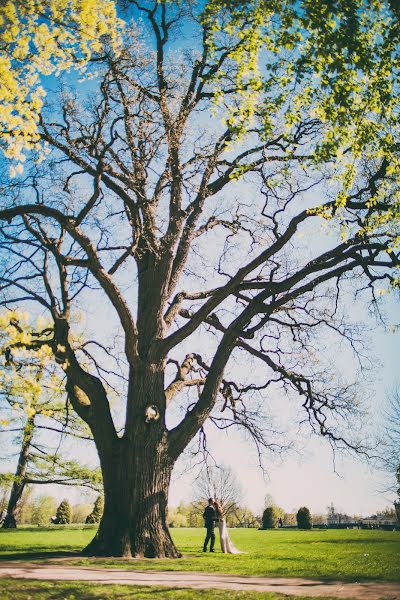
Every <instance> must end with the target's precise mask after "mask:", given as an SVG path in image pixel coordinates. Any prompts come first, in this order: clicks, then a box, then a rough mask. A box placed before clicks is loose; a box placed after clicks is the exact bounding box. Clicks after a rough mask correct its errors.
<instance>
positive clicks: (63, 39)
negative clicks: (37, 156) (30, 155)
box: [0, 0, 121, 175]
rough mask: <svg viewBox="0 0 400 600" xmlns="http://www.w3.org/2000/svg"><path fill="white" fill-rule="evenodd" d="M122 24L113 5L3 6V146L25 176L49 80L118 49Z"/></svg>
mask: <svg viewBox="0 0 400 600" xmlns="http://www.w3.org/2000/svg"><path fill="white" fill-rule="evenodd" d="M120 26H121V21H119V20H118V18H117V15H116V8H115V4H114V2H113V0H24V1H22V0H5V1H4V2H1V3H0V104H1V111H0V145H1V148H2V149H3V151H4V152H5V154H6V156H7V157H9V158H11V159H14V160H15V161H16V163H15V165H14V166H13V168H12V172H11V175H16V174H17V173H20V172H21V171H22V168H23V167H22V163H23V162H24V158H25V156H24V152H25V151H26V150H29V149H30V148H32V146H34V145H35V144H36V143H37V141H38V133H37V125H38V118H39V112H40V109H41V108H42V105H43V97H44V95H45V92H44V89H43V87H42V86H41V84H40V77H41V76H43V75H51V74H57V73H59V72H60V71H62V70H67V69H70V68H71V67H74V68H80V69H82V68H84V66H85V64H86V63H87V61H88V60H89V59H90V57H91V56H92V55H93V53H96V52H101V51H102V50H103V49H104V47H105V44H106V45H107V46H108V47H111V48H114V49H116V48H117V46H118V43H119V30H120Z"/></svg>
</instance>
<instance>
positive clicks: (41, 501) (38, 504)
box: [32, 495, 57, 527]
mask: <svg viewBox="0 0 400 600" xmlns="http://www.w3.org/2000/svg"><path fill="white" fill-rule="evenodd" d="M56 508H57V503H56V501H55V499H54V498H53V496H45V495H41V496H38V497H37V498H35V500H34V501H33V506H32V524H33V525H38V526H39V527H48V526H49V525H50V519H51V517H52V516H54V514H55V512H56Z"/></svg>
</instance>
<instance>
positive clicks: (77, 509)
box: [72, 503, 92, 523]
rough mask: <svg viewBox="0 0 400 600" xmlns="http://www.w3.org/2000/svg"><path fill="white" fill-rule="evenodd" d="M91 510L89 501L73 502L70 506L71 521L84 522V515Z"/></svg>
mask: <svg viewBox="0 0 400 600" xmlns="http://www.w3.org/2000/svg"><path fill="white" fill-rule="evenodd" d="M91 511H92V505H91V504H89V503H83V504H74V505H73V506H72V523H86V517H87V516H88V515H89V514H90V513H91Z"/></svg>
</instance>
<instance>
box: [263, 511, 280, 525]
mask: <svg viewBox="0 0 400 600" xmlns="http://www.w3.org/2000/svg"><path fill="white" fill-rule="evenodd" d="M278 520H279V513H278V511H277V510H276V508H275V506H267V508H266V509H265V510H264V512H263V516H262V528H263V529H274V528H276V527H278Z"/></svg>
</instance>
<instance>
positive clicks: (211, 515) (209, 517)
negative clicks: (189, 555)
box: [203, 504, 217, 552]
mask: <svg viewBox="0 0 400 600" xmlns="http://www.w3.org/2000/svg"><path fill="white" fill-rule="evenodd" d="M203 517H204V526H205V528H206V529H207V535H206V539H205V540H204V547H203V550H204V552H205V551H206V550H207V544H208V542H209V541H210V540H211V543H210V552H211V551H212V550H214V544H215V533H214V527H215V521H216V520H217V513H216V512H215V508H214V507H213V506H212V505H211V504H209V505H208V506H207V508H206V510H205V511H204V513H203Z"/></svg>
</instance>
